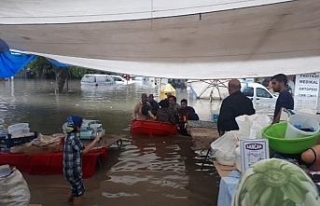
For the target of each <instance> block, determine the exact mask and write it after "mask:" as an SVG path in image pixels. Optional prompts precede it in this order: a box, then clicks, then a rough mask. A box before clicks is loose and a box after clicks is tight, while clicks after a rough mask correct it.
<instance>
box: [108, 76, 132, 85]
mask: <svg viewBox="0 0 320 206" xmlns="http://www.w3.org/2000/svg"><path fill="white" fill-rule="evenodd" d="M110 76H111V77H112V78H113V81H114V83H115V84H118V85H128V84H133V83H135V82H134V81H133V80H132V79H129V80H127V79H125V78H123V77H122V76H119V75H110Z"/></svg>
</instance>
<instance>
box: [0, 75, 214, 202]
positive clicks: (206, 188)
mask: <svg viewBox="0 0 320 206" xmlns="http://www.w3.org/2000/svg"><path fill="white" fill-rule="evenodd" d="M54 90H55V83H54V82H50V81H34V80H20V79H15V80H14V81H6V82H0V94H1V96H0V118H2V119H4V121H5V126H8V125H10V124H13V123H19V122H29V124H30V127H31V130H33V131H38V132H41V133H43V134H53V133H57V132H61V125H62V123H63V122H64V120H65V118H66V116H68V115H70V114H78V115H81V116H82V117H84V118H85V119H99V120H101V121H102V123H103V127H104V128H105V129H106V133H107V134H123V135H125V138H124V139H123V145H122V147H121V148H120V149H119V148H118V147H117V146H116V145H114V146H111V148H110V150H109V156H108V158H107V159H105V160H104V162H103V164H102V166H101V167H99V168H97V171H96V174H95V175H94V176H93V177H91V178H89V179H86V180H85V186H86V189H87V191H86V193H85V195H84V203H85V204H84V205H88V206H90V205H92V206H93V205H95V206H98V205H99V206H100V205H114V206H117V205H139V206H158V205H159V206H160V205H161V206H163V205H166V206H171V205H172V206H180V205H183V206H195V205H197V206H207V205H208V206H209V205H210V206H214V205H216V201H217V193H218V185H219V177H218V175H217V173H216V171H215V170H214V168H213V167H212V165H210V164H204V165H202V163H203V159H204V155H205V152H194V151H193V150H192V149H191V146H192V141H191V139H190V138H187V137H181V136H173V137H145V136H131V135H130V133H129V122H130V118H131V113H132V110H133V108H134V105H135V104H136V102H138V101H139V97H140V94H141V93H142V92H146V93H152V92H153V89H152V88H151V87H150V86H149V85H129V86H114V87H105V88H90V87H86V88H81V86H80V83H79V81H71V82H69V92H68V93H62V94H59V95H55V92H54ZM177 98H178V101H180V100H181V99H183V98H187V99H188V101H189V104H190V105H191V106H194V107H195V109H196V111H197V113H198V114H199V116H200V119H202V120H209V119H210V117H211V110H214V109H217V108H218V107H219V105H220V102H219V101H217V102H212V103H210V102H209V101H208V100H195V99H193V98H192V97H191V96H190V95H189V94H188V93H187V91H178V93H177ZM24 177H25V179H26V180H27V182H28V184H29V188H30V191H31V195H32V199H31V203H38V204H42V205H43V206H58V205H59V206H60V205H68V204H67V203H66V198H67V195H68V191H69V186H68V184H67V182H66V181H65V180H64V178H63V176H62V175H50V176H41V175H27V174H24Z"/></svg>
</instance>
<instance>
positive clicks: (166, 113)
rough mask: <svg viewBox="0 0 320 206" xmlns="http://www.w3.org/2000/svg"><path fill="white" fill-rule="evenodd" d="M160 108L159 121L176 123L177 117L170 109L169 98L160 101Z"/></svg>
mask: <svg viewBox="0 0 320 206" xmlns="http://www.w3.org/2000/svg"><path fill="white" fill-rule="evenodd" d="M159 105H160V108H159V109H158V111H157V119H156V120H157V121H160V122H169V123H172V124H176V118H175V116H174V114H173V113H172V112H171V111H170V108H169V101H168V99H164V100H161V101H160V102H159Z"/></svg>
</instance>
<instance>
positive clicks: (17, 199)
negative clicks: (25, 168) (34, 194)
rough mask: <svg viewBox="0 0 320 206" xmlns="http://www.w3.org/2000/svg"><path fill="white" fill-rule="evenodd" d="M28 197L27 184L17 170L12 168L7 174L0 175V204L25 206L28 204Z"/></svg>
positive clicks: (29, 196)
mask: <svg viewBox="0 0 320 206" xmlns="http://www.w3.org/2000/svg"><path fill="white" fill-rule="evenodd" d="M0 167H2V168H3V167H8V165H2V166H0ZM30 198H31V195H30V191H29V188H28V184H27V182H26V181H25V180H24V178H23V176H22V174H21V173H20V171H19V170H17V169H13V172H12V173H11V174H9V175H8V176H3V177H0V205H5V206H26V205H29V202H30Z"/></svg>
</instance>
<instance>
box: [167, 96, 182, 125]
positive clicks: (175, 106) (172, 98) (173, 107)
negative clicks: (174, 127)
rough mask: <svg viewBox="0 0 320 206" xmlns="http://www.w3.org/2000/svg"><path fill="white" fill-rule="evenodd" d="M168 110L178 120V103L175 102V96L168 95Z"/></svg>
mask: <svg viewBox="0 0 320 206" xmlns="http://www.w3.org/2000/svg"><path fill="white" fill-rule="evenodd" d="M168 101H169V109H170V112H171V113H172V114H173V115H174V116H175V119H176V122H179V109H180V105H179V104H178V103H177V98H176V97H175V96H173V95H170V96H168Z"/></svg>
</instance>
